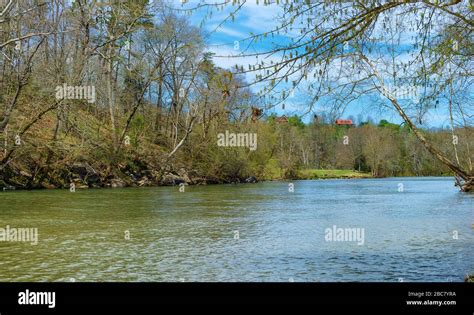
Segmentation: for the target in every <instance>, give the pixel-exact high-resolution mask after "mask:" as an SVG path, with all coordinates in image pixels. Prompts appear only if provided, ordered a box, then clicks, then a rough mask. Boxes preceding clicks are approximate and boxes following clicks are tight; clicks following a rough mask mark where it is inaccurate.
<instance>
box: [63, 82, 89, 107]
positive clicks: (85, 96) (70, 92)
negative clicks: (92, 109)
mask: <svg viewBox="0 0 474 315" xmlns="http://www.w3.org/2000/svg"><path fill="white" fill-rule="evenodd" d="M56 99H58V100H60V99H66V100H86V101H87V102H88V103H95V86H93V85H77V86H71V85H67V84H66V83H64V84H63V85H58V86H56Z"/></svg>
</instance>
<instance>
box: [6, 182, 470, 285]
mask: <svg viewBox="0 0 474 315" xmlns="http://www.w3.org/2000/svg"><path fill="white" fill-rule="evenodd" d="M292 184H293V185H294V192H290V191H289V190H290V189H289V187H290V185H289V182H262V183H258V184H245V185H215V186H186V187H185V191H184V192H180V191H179V187H155V188H126V189H97V190H95V189H90V190H76V192H74V193H72V192H69V191H68V190H41V191H40V190H38V191H7V192H1V193H0V228H3V229H6V226H7V225H8V226H9V227H10V229H11V228H37V231H38V234H39V235H38V242H37V245H32V244H31V243H29V242H12V241H10V242H6V241H2V242H0V281H252V282H255V281H257V282H260V281H283V282H287V281H295V282H300V281H394V282H396V281H406V282H409V281H446V282H448V281H463V278H464V276H465V275H466V274H467V273H470V274H474V228H473V227H472V224H474V194H464V193H460V192H459V191H458V189H457V188H455V187H454V186H453V180H452V178H433V177H432V178H387V179H361V180H319V181H294V182H292ZM338 228H339V229H340V228H342V229H349V228H350V229H357V231H358V232H360V231H363V239H361V238H359V241H358V242H356V241H354V239H352V240H350V239H344V240H341V241H335V240H330V239H329V240H328V235H327V234H328V230H327V229H329V231H333V229H336V231H337V229H338ZM344 231H345V230H344ZM359 236H362V234H360V233H359ZM362 240H363V242H362Z"/></svg>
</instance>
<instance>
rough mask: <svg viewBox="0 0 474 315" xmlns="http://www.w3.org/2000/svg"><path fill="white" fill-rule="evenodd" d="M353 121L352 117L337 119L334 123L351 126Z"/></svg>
mask: <svg viewBox="0 0 474 315" xmlns="http://www.w3.org/2000/svg"><path fill="white" fill-rule="evenodd" d="M353 124H354V123H353V122H352V119H337V120H336V125H338V126H352V125H353Z"/></svg>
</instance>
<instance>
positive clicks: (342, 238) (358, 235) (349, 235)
mask: <svg viewBox="0 0 474 315" xmlns="http://www.w3.org/2000/svg"><path fill="white" fill-rule="evenodd" d="M324 239H325V240H326V242H357V245H364V243H365V229H364V228H356V227H352V228H351V227H349V228H338V227H337V226H336V225H333V226H332V228H327V229H326V230H325V237H324Z"/></svg>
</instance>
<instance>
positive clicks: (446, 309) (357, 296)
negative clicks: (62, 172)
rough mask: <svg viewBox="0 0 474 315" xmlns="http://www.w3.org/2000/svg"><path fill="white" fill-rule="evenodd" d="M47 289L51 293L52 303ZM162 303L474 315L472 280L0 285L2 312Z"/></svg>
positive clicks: (55, 310) (109, 308)
mask: <svg viewBox="0 0 474 315" xmlns="http://www.w3.org/2000/svg"><path fill="white" fill-rule="evenodd" d="M48 292H51V294H52V292H54V293H55V295H54V307H52V306H53V305H52V304H53V303H52V298H51V294H50V295H48V294H47V293H48ZM38 293H39V294H38ZM45 293H46V294H45ZM21 298H23V299H21ZM30 302H31V303H30ZM33 303H37V304H34V305H33ZM164 304H174V305H186V304H188V305H191V304H201V305H206V304H218V305H219V304H247V305H256V304H267V305H276V306H278V305H284V304H292V305H295V304H296V305H297V304H301V305H308V304H311V305H319V306H321V307H323V306H332V307H333V308H334V309H354V308H356V309H379V310H384V309H387V310H392V311H393V310H396V311H398V312H399V313H413V314H418V313H433V312H436V313H450V314H473V313H474V284H473V283H0V314H1V315H9V314H18V313H28V312H32V313H36V314H37V313H56V314H57V313H61V314H63V313H69V312H70V311H78V310H81V311H94V310H97V309H108V310H124V309H134V308H140V306H144V307H146V308H149V307H150V306H153V305H164Z"/></svg>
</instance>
